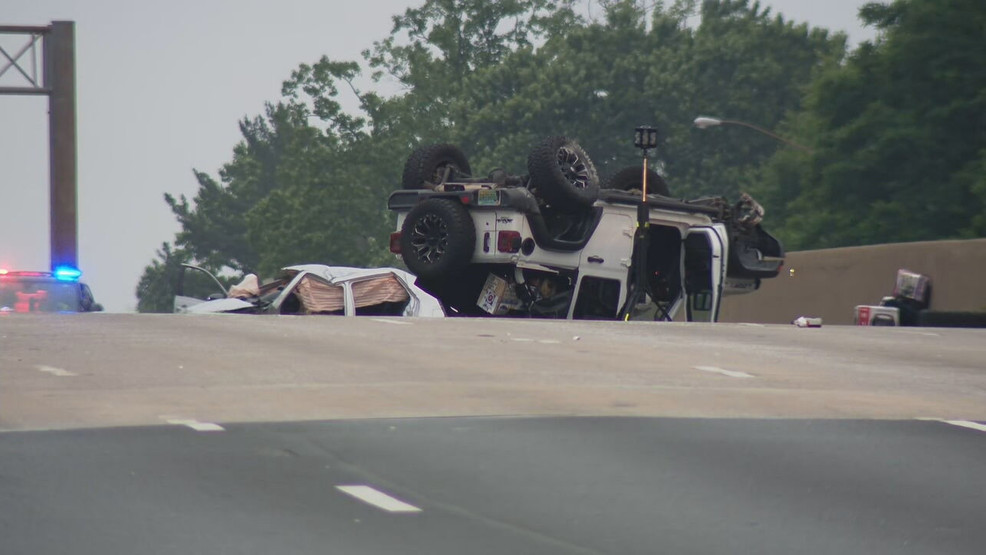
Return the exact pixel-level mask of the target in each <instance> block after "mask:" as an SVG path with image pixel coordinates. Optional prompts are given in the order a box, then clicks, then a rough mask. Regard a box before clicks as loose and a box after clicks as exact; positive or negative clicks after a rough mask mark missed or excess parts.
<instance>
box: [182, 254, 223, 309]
mask: <svg viewBox="0 0 986 555" xmlns="http://www.w3.org/2000/svg"><path fill="white" fill-rule="evenodd" d="M227 295H228V291H226V288H225V287H223V284H222V283H221V282H220V281H219V280H218V279H216V276H214V275H212V273H211V272H209V270H206V269H205V268H200V267H198V266H193V265H191V264H182V265H181V272H180V273H179V274H178V283H177V284H176V286H175V298H174V303H173V311H174V312H176V313H181V312H188V309H189V307H192V306H195V305H197V304H200V303H203V302H205V301H214V300H216V299H225V298H226V297H227Z"/></svg>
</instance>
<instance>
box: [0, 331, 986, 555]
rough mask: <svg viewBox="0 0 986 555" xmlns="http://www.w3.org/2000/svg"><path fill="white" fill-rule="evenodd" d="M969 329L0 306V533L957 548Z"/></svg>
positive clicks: (327, 541) (388, 548) (265, 540)
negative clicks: (30, 311) (50, 311)
mask: <svg viewBox="0 0 986 555" xmlns="http://www.w3.org/2000/svg"><path fill="white" fill-rule="evenodd" d="M984 423H986V332H983V331H982V330H946V329H918V328H910V329H908V328H900V329H892V328H873V329H857V328H852V327H826V328H821V329H799V328H794V327H787V326H754V325H725V324H720V325H683V324H660V323H657V324H625V323H598V322H575V323H573V322H538V321H530V320H462V319H448V320H442V321H425V320H400V319H392V318H386V319H371V318H360V319H336V318H304V317H283V318H278V317H271V318H264V317H249V316H240V317H237V316H202V317H195V316H188V315H184V316H172V315H166V316H145V315H111V314H97V315H69V316H66V315H50V316H45V315H39V316H25V317H21V316H16V317H0V499H2V500H3V502H2V503H0V553H3V554H4V555H6V554H49V553H50V554H56V553H57V554H61V553H73V554H76V553H82V554H90V553H91V554H97V553H98V554H117V553H146V554H158V553H161V554H164V553H237V554H242V553H249V554H253V553H257V554H261V553H263V554H269V553H279V554H280V553H284V554H296V553H297V554H308V553H355V554H364V553H365V554H370V553H373V554H376V553H429V554H453V553H470V554H472V553H476V554H483V553H518V554H520V553H532V554H533V553H537V554H542V553H547V554H553V553H573V554H581V553H608V554H624V553H642V554H643V553H695V554H709V553H751V554H752V553H756V554H768V553H778V554H782V553H783V554H790V553H811V554H815V553H832V554H843V553H866V554H870V553H888V554H889V553H893V554H899V553H936V554H937V553H969V554H973V553H975V554H980V553H982V552H983V550H984V548H983V546H986V526H984V524H986V516H984V515H986V425H984Z"/></svg>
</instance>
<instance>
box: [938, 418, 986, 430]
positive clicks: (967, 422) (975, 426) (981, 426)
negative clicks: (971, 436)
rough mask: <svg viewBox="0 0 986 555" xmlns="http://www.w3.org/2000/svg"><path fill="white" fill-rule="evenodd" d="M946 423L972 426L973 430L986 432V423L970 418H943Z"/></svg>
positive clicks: (964, 426) (965, 426)
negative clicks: (973, 420)
mask: <svg viewBox="0 0 986 555" xmlns="http://www.w3.org/2000/svg"><path fill="white" fill-rule="evenodd" d="M942 422H944V423H946V424H951V425H952V426H962V427H963V428H971V429H973V430H979V431H980V432H986V424H980V423H979V422H972V421H970V420H942Z"/></svg>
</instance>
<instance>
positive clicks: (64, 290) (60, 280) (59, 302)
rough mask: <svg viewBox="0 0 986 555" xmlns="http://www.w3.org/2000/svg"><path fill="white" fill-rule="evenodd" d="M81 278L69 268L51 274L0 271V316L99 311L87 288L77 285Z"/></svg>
mask: <svg viewBox="0 0 986 555" xmlns="http://www.w3.org/2000/svg"><path fill="white" fill-rule="evenodd" d="M81 275H82V272H79V271H78V270H75V269H71V268H59V269H57V270H55V271H54V272H24V271H13V270H3V269H0V313H9V312H98V311H101V310H103V307H102V305H100V304H99V303H97V302H96V301H95V299H93V296H92V290H91V289H89V286H88V285H86V284H85V283H82V282H80V281H79V277H80V276H81Z"/></svg>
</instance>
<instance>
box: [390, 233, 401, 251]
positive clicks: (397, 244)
mask: <svg viewBox="0 0 986 555" xmlns="http://www.w3.org/2000/svg"><path fill="white" fill-rule="evenodd" d="M390 252H392V253H394V254H400V253H401V232H400V231H395V232H393V233H391V234H390Z"/></svg>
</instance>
